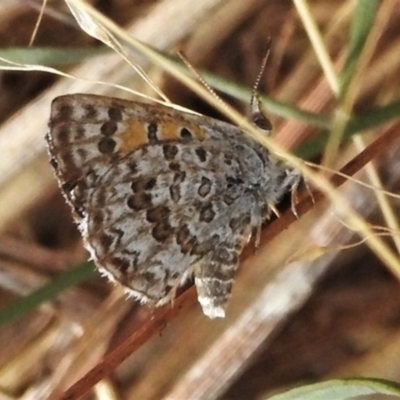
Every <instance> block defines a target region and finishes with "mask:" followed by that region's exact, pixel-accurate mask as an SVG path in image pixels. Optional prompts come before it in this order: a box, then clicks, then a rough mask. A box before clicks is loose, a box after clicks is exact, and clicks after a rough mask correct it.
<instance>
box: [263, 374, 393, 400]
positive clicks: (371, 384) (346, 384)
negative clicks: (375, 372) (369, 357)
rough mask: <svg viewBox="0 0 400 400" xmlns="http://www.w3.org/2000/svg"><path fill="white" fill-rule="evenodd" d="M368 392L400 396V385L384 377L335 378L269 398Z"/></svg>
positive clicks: (336, 398) (298, 399)
mask: <svg viewBox="0 0 400 400" xmlns="http://www.w3.org/2000/svg"><path fill="white" fill-rule="evenodd" d="M368 394H385V395H391V396H396V397H400V385H399V384H398V383H395V382H390V381H385V380H383V379H362V378H360V379H334V380H330V381H326V382H322V383H316V384H314V385H306V386H302V387H299V388H296V389H292V390H289V391H287V392H285V393H282V394H278V395H276V396H272V397H269V398H268V399H269V400H320V399H324V400H344V399H348V398H351V397H355V396H364V395H368Z"/></svg>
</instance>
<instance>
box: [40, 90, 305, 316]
mask: <svg viewBox="0 0 400 400" xmlns="http://www.w3.org/2000/svg"><path fill="white" fill-rule="evenodd" d="M46 140H47V143H48V149H49V153H50V157H51V164H52V166H53V167H54V169H55V173H56V176H57V179H58V181H59V184H60V187H61V189H62V192H63V194H64V196H65V198H66V200H67V202H68V203H69V204H70V206H71V207H72V209H73V212H74V218H75V221H76V222H77V223H78V225H79V228H80V231H81V233H82V235H83V238H84V243H85V246H86V248H87V249H88V251H89V252H90V254H91V257H92V258H93V260H94V261H95V263H96V264H97V266H98V267H99V269H100V270H101V271H102V272H104V273H105V274H106V275H107V276H109V277H110V278H111V279H112V280H113V281H117V282H119V283H120V284H122V285H123V286H124V287H125V288H126V289H127V291H128V292H129V293H131V294H133V295H134V296H136V297H137V298H139V299H140V300H141V301H143V302H148V303H151V304H153V305H161V304H164V303H167V302H168V301H170V300H172V299H173V298H174V297H175V292H176V289H177V288H178V287H179V285H182V284H183V283H184V282H185V281H186V280H187V279H188V278H191V277H192V276H194V281H195V285H196V288H197V293H198V299H199V302H200V304H201V306H202V308H203V312H204V314H206V315H207V316H209V317H210V318H215V317H224V316H225V310H224V307H225V305H226V302H227V300H228V299H229V297H230V294H231V290H232V283H233V278H234V273H235V270H236V269H237V266H238V262H239V255H240V253H241V252H242V250H243V247H244V246H245V245H246V243H247V242H248V241H249V239H250V238H251V236H252V234H254V233H255V234H256V235H259V233H260V229H261V225H262V223H263V222H264V221H265V220H266V219H267V218H268V216H269V214H270V211H271V207H273V206H274V205H275V204H276V203H277V202H279V200H280V199H281V198H282V196H283V195H284V194H285V193H286V192H288V191H289V190H291V189H292V188H293V187H295V186H297V182H298V175H296V174H293V171H292V170H290V169H288V168H287V166H285V165H284V164H282V163H281V162H280V161H278V160H277V159H275V157H274V156H273V155H272V154H270V153H269V151H268V150H267V149H266V148H265V147H263V146H262V145H261V144H260V143H258V142H256V141H255V140H253V139H251V138H250V137H249V136H248V135H246V134H245V133H244V132H243V131H242V130H241V129H239V128H237V127H235V126H233V125H231V124H228V123H225V122H221V121H217V120H215V119H212V118H209V117H205V116H202V115H198V114H191V113H185V112H180V111H176V110H174V109H172V108H169V107H167V106H162V105H148V104H143V103H139V102H131V101H125V100H120V99H116V98H111V97H101V96H95V95H85V94H73V95H66V96H61V97H58V98H56V99H55V100H54V101H53V103H52V108H51V118H50V133H49V134H47V135H46Z"/></svg>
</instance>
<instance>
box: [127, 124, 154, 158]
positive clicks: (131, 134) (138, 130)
mask: <svg viewBox="0 0 400 400" xmlns="http://www.w3.org/2000/svg"><path fill="white" fill-rule="evenodd" d="M120 138H121V141H122V143H121V151H122V152H123V153H125V152H126V153H128V152H131V151H135V150H136V149H138V148H139V147H141V146H143V145H145V144H147V143H148V142H149V139H148V137H147V132H146V129H145V125H144V124H143V122H140V121H129V125H128V127H127V128H126V130H125V132H123V133H122V134H121V136H120Z"/></svg>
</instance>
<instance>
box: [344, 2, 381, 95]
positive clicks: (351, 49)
mask: <svg viewBox="0 0 400 400" xmlns="http://www.w3.org/2000/svg"><path fill="white" fill-rule="evenodd" d="M379 4H380V1H379V0H358V1H357V6H356V8H355V10H354V17H353V20H352V25H351V28H350V38H349V44H348V54H347V59H346V62H345V66H344V68H343V71H342V73H341V76H340V98H343V97H345V95H346V92H347V90H348V88H349V87H350V86H351V85H350V82H351V80H352V78H353V76H354V74H355V73H356V70H357V63H358V61H359V59H360V56H361V53H362V51H363V49H364V45H365V42H366V41H367V38H368V35H369V33H370V31H371V29H372V25H373V24H374V21H375V15H376V13H377V8H378V7H379Z"/></svg>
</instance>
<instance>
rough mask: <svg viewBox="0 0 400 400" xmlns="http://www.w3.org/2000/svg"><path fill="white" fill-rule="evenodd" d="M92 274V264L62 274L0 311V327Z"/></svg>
mask: <svg viewBox="0 0 400 400" xmlns="http://www.w3.org/2000/svg"><path fill="white" fill-rule="evenodd" d="M94 273H95V267H94V264H93V263H92V262H87V263H85V264H81V265H79V266H78V267H77V268H74V269H71V270H69V271H66V272H64V273H63V274H62V275H60V276H58V277H57V278H55V279H53V280H52V281H51V282H49V283H47V284H45V285H43V286H42V287H40V288H39V289H37V290H35V291H33V292H32V293H30V294H28V295H27V296H25V297H22V298H20V299H18V300H16V301H14V302H13V303H11V304H10V305H9V306H7V307H5V308H3V309H2V310H0V327H1V326H3V325H6V324H9V323H11V322H12V321H15V320H16V319H17V318H21V317H23V316H25V315H26V314H28V313H29V312H31V311H34V310H35V309H36V308H37V307H39V306H40V305H41V304H42V303H45V302H46V301H50V300H53V299H54V298H55V297H57V296H58V295H59V294H60V293H61V292H62V291H63V290H65V289H67V288H69V287H71V286H75V285H78V284H79V283H82V282H84V281H86V280H87V279H89V278H90V277H92V276H93V275H94Z"/></svg>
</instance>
